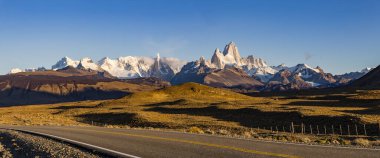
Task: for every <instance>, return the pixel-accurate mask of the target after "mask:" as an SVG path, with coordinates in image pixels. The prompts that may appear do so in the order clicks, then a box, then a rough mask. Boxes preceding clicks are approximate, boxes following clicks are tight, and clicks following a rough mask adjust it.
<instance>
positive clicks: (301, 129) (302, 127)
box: [301, 123, 303, 134]
mask: <svg viewBox="0 0 380 158" xmlns="http://www.w3.org/2000/svg"><path fill="white" fill-rule="evenodd" d="M301 134H303V123H301Z"/></svg>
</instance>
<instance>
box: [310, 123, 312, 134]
mask: <svg viewBox="0 0 380 158" xmlns="http://www.w3.org/2000/svg"><path fill="white" fill-rule="evenodd" d="M310 134H313V127H312V126H311V125H310Z"/></svg>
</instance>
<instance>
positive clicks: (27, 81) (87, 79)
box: [0, 67, 168, 106]
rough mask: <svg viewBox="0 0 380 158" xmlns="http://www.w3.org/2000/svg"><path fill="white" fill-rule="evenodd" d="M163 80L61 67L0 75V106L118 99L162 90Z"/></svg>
mask: <svg viewBox="0 0 380 158" xmlns="http://www.w3.org/2000/svg"><path fill="white" fill-rule="evenodd" d="M164 85H168V84H165V83H164V81H160V80H157V81H155V80H152V79H151V80H149V81H143V82H142V81H140V82H138V81H135V80H134V81H129V80H119V79H116V78H113V77H112V76H110V75H109V74H107V73H104V72H97V71H88V70H80V69H74V68H70V67H68V68H65V69H62V70H58V71H39V72H25V73H17V74H12V75H4V76H0V106H8V105H24V104H43V103H56V102H66V101H78V100H103V99H115V98H121V97H123V96H125V95H127V94H129V93H133V92H138V91H147V90H154V89H159V88H162V87H165V86H164Z"/></svg>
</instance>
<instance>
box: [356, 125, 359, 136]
mask: <svg viewBox="0 0 380 158" xmlns="http://www.w3.org/2000/svg"><path fill="white" fill-rule="evenodd" d="M355 132H356V135H359V134H358V126H357V125H356V124H355Z"/></svg>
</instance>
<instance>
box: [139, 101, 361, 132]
mask: <svg viewBox="0 0 380 158" xmlns="http://www.w3.org/2000/svg"><path fill="white" fill-rule="evenodd" d="M146 111H154V112H160V113H165V114H187V115H194V116H210V117H213V118H217V119H220V120H223V121H233V122H238V123H240V124H241V125H243V126H246V127H257V126H259V125H267V126H270V125H272V126H275V125H289V124H290V123H291V122H294V123H298V124H300V123H306V124H315V125H317V124H320V125H324V124H331V123H333V122H334V123H335V124H354V123H360V122H359V119H357V118H355V117H351V116H322V115H320V116H304V115H302V114H301V113H299V112H295V111H294V112H264V111H260V110H257V109H252V108H242V109H221V108H218V107H216V106H210V107H205V108H166V107H154V108H150V109H146Z"/></svg>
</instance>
